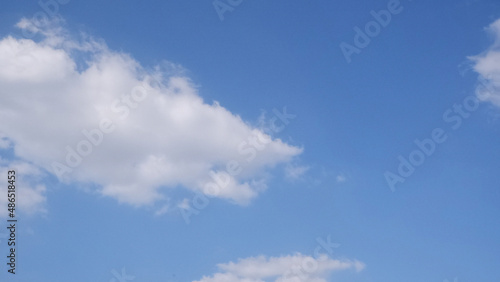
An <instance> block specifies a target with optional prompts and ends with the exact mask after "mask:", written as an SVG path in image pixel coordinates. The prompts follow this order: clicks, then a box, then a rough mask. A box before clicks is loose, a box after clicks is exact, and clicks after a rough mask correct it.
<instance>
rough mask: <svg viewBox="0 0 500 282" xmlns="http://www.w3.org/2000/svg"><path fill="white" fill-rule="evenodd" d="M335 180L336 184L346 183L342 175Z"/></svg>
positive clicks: (345, 178)
mask: <svg viewBox="0 0 500 282" xmlns="http://www.w3.org/2000/svg"><path fill="white" fill-rule="evenodd" d="M335 180H336V181H337V183H344V182H346V181H347V177H346V176H345V175H344V174H339V175H337V177H336V178H335Z"/></svg>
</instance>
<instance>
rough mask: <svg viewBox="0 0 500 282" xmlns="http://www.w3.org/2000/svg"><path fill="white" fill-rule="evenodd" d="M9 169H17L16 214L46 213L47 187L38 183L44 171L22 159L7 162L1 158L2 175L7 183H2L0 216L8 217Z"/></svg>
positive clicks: (0, 186)
mask: <svg viewBox="0 0 500 282" xmlns="http://www.w3.org/2000/svg"><path fill="white" fill-rule="evenodd" d="M9 170H14V171H15V175H14V176H15V179H13V180H15V182H13V184H14V186H15V187H16V188H15V193H16V195H15V197H13V198H15V205H16V207H15V214H16V216H17V215H18V214H19V212H22V213H25V214H35V213H38V214H39V213H45V212H46V209H45V202H46V196H45V192H46V187H45V186H44V185H41V184H38V183H39V182H40V179H41V178H42V177H43V176H44V173H43V172H42V171H41V170H40V169H38V168H37V167H35V166H33V165H31V164H29V163H26V162H21V161H15V162H10V163H8V162H6V161H5V160H2V159H0V177H1V178H2V180H3V181H4V182H5V183H6V185H0V194H1V195H2V197H0V207H2V208H1V209H0V217H8V215H9V212H8V210H7V204H8V203H9V201H8V198H7V189H8V186H7V172H8V171H9Z"/></svg>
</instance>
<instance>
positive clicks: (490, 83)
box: [469, 19, 500, 107]
mask: <svg viewBox="0 0 500 282" xmlns="http://www.w3.org/2000/svg"><path fill="white" fill-rule="evenodd" d="M487 31H488V32H489V33H490V34H492V36H493V38H494V42H493V43H492V45H491V46H490V47H489V48H488V49H487V50H486V51H484V52H483V53H482V54H479V55H476V56H472V57H469V60H471V61H472V63H473V69H474V71H476V72H477V73H478V74H479V82H480V83H479V85H478V87H477V89H476V96H477V97H478V99H479V100H481V101H487V102H490V103H492V104H493V105H495V106H498V107H500V19H498V20H497V21H495V22H493V23H492V24H491V25H490V26H489V27H488V28H487Z"/></svg>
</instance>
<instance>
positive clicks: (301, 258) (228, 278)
mask: <svg viewBox="0 0 500 282" xmlns="http://www.w3.org/2000/svg"><path fill="white" fill-rule="evenodd" d="M217 267H218V269H219V270H220V271H221V272H218V273H215V274H213V275H211V276H204V277H203V278H202V279H201V280H198V281H194V282H270V281H274V282H306V281H307V282H326V281H327V278H328V277H329V275H330V274H331V273H332V272H334V271H341V270H348V269H352V270H355V271H358V272H359V271H361V270H363V269H364V267H365V265H364V264H363V263H362V262H360V261H357V260H334V259H330V258H328V256H326V255H323V256H320V257H318V258H313V257H311V256H306V255H303V254H300V253H297V254H295V255H288V256H281V257H269V258H268V257H265V256H258V257H250V258H245V259H240V260H238V262H236V263H234V262H229V263H224V264H219V265H217Z"/></svg>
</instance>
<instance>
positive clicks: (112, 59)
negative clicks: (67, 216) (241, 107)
mask: <svg viewBox="0 0 500 282" xmlns="http://www.w3.org/2000/svg"><path fill="white" fill-rule="evenodd" d="M61 25H62V23H61V21H60V20H59V21H56V22H55V23H54V21H51V22H40V21H38V22H37V21H33V20H27V19H22V20H21V21H20V22H19V23H18V24H17V27H18V28H21V29H28V30H29V32H37V33H39V35H40V37H41V39H40V40H38V41H34V40H31V39H22V38H15V37H12V36H7V37H4V38H2V39H1V40H0V65H1V66H2V68H0V119H1V120H2V123H0V147H1V148H6V147H9V146H10V147H12V148H13V151H14V153H15V156H16V157H17V158H19V159H22V160H25V161H27V162H29V163H31V164H33V166H35V167H37V168H39V169H42V170H44V171H46V172H48V173H51V174H54V175H55V176H57V177H58V178H59V179H60V180H61V181H63V182H65V183H83V184H85V183H88V184H93V185H92V187H99V188H97V189H98V192H99V193H101V194H102V195H106V196H110V197H113V198H116V199H117V200H119V201H120V202H125V203H129V204H132V205H136V206H140V205H148V204H152V203H155V202H157V201H160V200H165V201H166V200H168V198H169V189H172V188H176V187H183V188H186V189H188V190H191V191H198V192H203V193H206V191H207V190H210V191H212V194H213V195H212V196H216V197H219V198H222V199H226V200H228V201H231V202H234V203H237V204H241V205H245V204H248V203H249V202H250V201H251V200H252V199H253V198H255V197H256V196H257V195H258V194H259V193H260V192H261V191H263V190H264V189H265V188H266V185H265V173H264V171H265V170H266V169H269V168H273V167H275V166H276V165H278V164H280V163H288V162H290V161H291V160H292V159H293V158H294V157H295V156H297V155H299V154H300V153H301V152H302V149H301V148H298V147H296V146H292V145H289V144H286V143H285V142H283V141H281V140H280V139H277V138H273V137H272V136H270V135H269V134H268V133H265V132H264V131H263V130H261V129H259V128H257V127H253V126H251V125H250V124H249V123H247V122H245V121H244V120H242V119H241V118H240V117H239V116H238V115H236V114H233V113H231V112H230V111H229V110H228V109H226V108H224V107H223V106H221V105H220V104H219V103H218V102H213V103H207V102H205V101H203V99H202V97H201V96H200V95H199V93H198V91H197V89H196V87H194V86H193V84H192V82H191V81H190V79H189V78H188V77H186V76H185V75H184V74H183V72H182V71H179V70H178V68H169V69H165V68H161V67H153V68H150V69H148V68H145V67H143V66H141V65H140V63H138V62H137V61H136V60H134V59H133V58H132V57H131V56H130V55H128V54H124V53H122V52H116V51H113V50H110V49H109V48H108V47H107V46H106V45H105V44H104V43H103V42H102V41H100V40H94V39H92V38H91V37H89V36H81V37H79V38H78V39H73V38H71V36H69V35H68V32H67V31H66V30H65V29H64V28H62V27H61ZM280 118H282V117H280ZM276 121H277V122H278V123H279V121H280V120H279V119H277V120H276ZM213 183H216V184H218V187H217V189H207V187H211V188H213V187H212V186H210V185H211V184H213ZM214 191H215V192H214ZM162 212H163V210H162Z"/></svg>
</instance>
